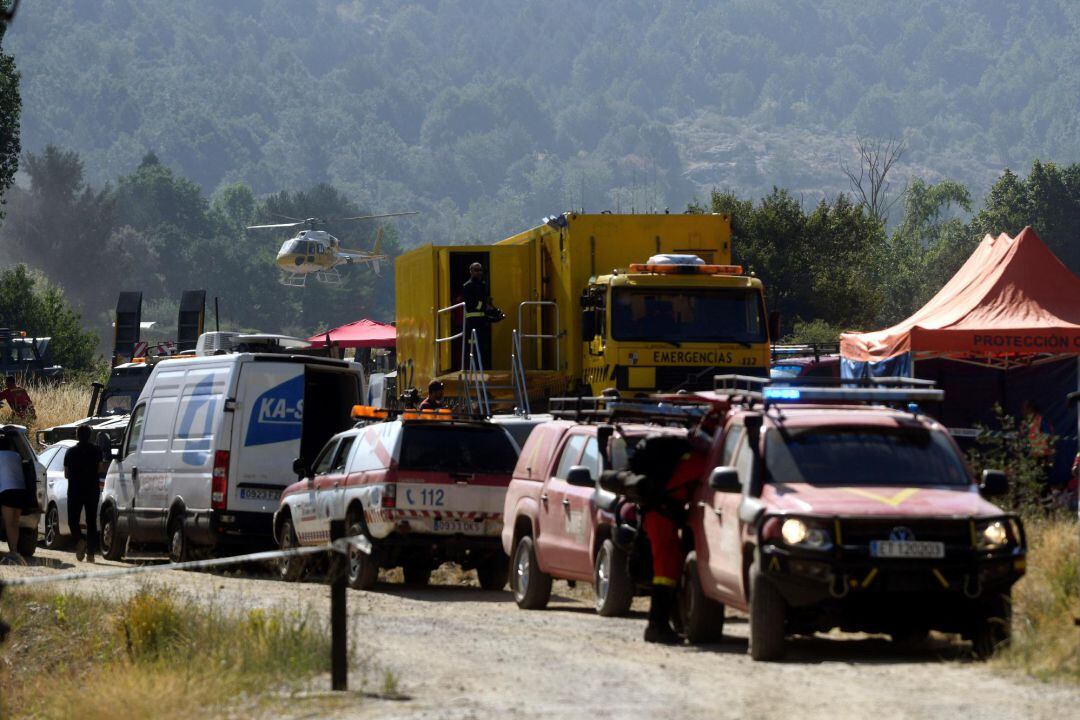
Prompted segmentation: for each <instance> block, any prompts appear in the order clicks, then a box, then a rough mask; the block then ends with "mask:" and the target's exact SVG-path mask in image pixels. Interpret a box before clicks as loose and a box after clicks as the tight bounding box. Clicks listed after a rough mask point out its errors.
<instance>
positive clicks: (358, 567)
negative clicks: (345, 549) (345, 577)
mask: <svg viewBox="0 0 1080 720" xmlns="http://www.w3.org/2000/svg"><path fill="white" fill-rule="evenodd" d="M360 534H361V531H360V526H359V525H352V526H350V527H349V535H350V536H354V535H360ZM361 555H363V553H362V552H361V551H360V550H359V549H357V548H356V547H354V546H352V545H350V546H349V581H350V582H356V580H357V579H358V578H359V577H360V573H361V572H362V571H363V568H364V558H362V557H361Z"/></svg>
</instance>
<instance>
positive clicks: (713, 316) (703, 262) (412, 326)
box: [395, 213, 770, 400]
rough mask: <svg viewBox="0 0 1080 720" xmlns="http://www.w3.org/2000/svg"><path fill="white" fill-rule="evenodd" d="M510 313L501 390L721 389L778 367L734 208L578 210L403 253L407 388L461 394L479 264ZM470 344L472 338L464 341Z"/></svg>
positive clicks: (536, 393) (399, 275)
mask: <svg viewBox="0 0 1080 720" xmlns="http://www.w3.org/2000/svg"><path fill="white" fill-rule="evenodd" d="M474 262H479V263H480V264H481V265H482V266H483V267H484V270H485V276H486V278H487V281H488V286H489V290H490V294H491V297H492V300H493V302H494V304H495V305H496V306H497V307H499V308H500V309H501V310H502V311H503V312H504V313H505V314H506V318H505V319H503V320H501V321H499V322H495V323H493V324H492V327H491V364H492V367H490V368H484V373H483V379H484V380H485V382H486V386H487V388H488V389H489V391H491V393H492V394H493V395H496V396H498V395H500V394H501V395H504V396H508V395H509V394H510V389H511V388H513V387H514V386H515V384H516V385H517V386H518V388H519V389H520V387H522V386H524V387H525V388H526V391H527V393H528V395H529V397H531V398H532V399H534V400H536V399H540V398H543V397H545V396H546V397H551V396H554V395H562V394H567V393H583V394H599V393H600V392H602V391H603V390H605V389H607V388H617V389H618V390H620V391H622V392H624V393H625V392H629V393H637V392H646V393H647V392H652V391H677V390H680V389H686V390H697V389H703V388H711V387H712V382H713V376H714V375H717V374H721V373H732V372H737V373H739V374H745V375H760V376H767V375H768V371H769V325H770V323H769V321H768V319H767V316H766V312H765V302H764V297H763V294H762V285H761V281H760V280H758V279H757V278H755V277H751V276H747V275H744V274H743V272H742V269H741V268H740V267H738V266H734V265H732V264H731V219H730V217H728V216H727V215H668V214H664V215H613V214H607V213H604V214H582V213H566V214H563V215H558V216H554V217H551V218H546V219H545V222H544V224H542V225H540V226H538V227H534V228H532V229H530V230H526V231H525V232H522V233H519V234H517V235H514V236H512V237H509V238H506V239H505V240H502V241H500V242H497V243H495V244H494V245H441V246H435V245H425V246H423V247H419V248H417V249H415V250H412V251H410V252H408V253H405V254H403V255H401V256H399V257H398V258H397V260H396V263H395V274H396V277H395V280H396V292H397V353H398V363H399V365H398V368H399V375H398V377H399V380H398V387H399V388H406V387H410V386H411V387H417V388H420V389H421V390H423V389H424V388H426V387H427V384H428V382H429V381H430V380H432V379H436V378H437V379H440V380H442V381H443V382H444V383H447V394H448V395H451V394H453V393H454V392H455V390H456V389H457V388H459V387H460V383H461V382H462V374H463V373H462V363H463V362H464V364H465V367H466V368H467V369H468V368H470V362H469V360H468V359H467V357H466V356H465V353H463V345H462V340H463V338H462V337H461V335H462V324H463V317H464V307H463V305H462V304H461V302H462V288H463V286H464V283H465V282H466V281H467V280H468V279H469V266H470V265H471V264H472V263H474ZM464 347H465V348H467V347H468V346H467V345H465V346H464Z"/></svg>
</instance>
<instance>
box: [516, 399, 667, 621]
mask: <svg viewBox="0 0 1080 720" xmlns="http://www.w3.org/2000/svg"><path fill="white" fill-rule="evenodd" d="M661 433H664V434H675V433H685V430H682V429H679V428H668V427H657V426H651V425H630V424H628V425H623V426H620V434H619V435H618V436H616V437H613V438H612V439H611V441H610V443H609V447H608V457H609V458H610V461H609V462H610V465H611V467H604V463H603V460H602V454H601V452H600V448H599V445H598V442H597V426H596V425H590V424H579V423H574V422H570V421H566V420H554V421H551V422H547V423H543V424H542V425H539V426H537V427H536V429H534V430H533V432H532V434H531V435H530V436H529V439H528V441H527V442H526V443H525V447H524V448H522V451H521V456H520V457H519V459H518V463H517V467H516V468H515V469H514V474H513V478H512V479H511V481H510V486H509V487H508V488H507V491H506V503H505V506H504V509H503V531H502V542H503V548H504V549H505V550H506V553H507V554H508V555H509V556H510V586H511V589H512V590H513V592H514V599H515V600H516V601H517V604H518V606H519V607H521V608H523V609H539V608H543V607H545V606H546V605H547V602H548V599H549V597H550V595H551V582H552V579H553V578H558V579H561V580H571V581H580V582H590V583H592V584H593V589H594V591H595V595H596V611H597V612H598V613H599V614H600V615H604V616H613V615H621V614H623V613H625V612H626V611H627V610H629V608H630V603H631V601H632V600H633V598H634V595H635V594H636V592H637V588H636V586H635V583H634V581H633V580H632V579H631V577H630V573H629V571H628V567H627V555H626V551H625V549H624V547H623V546H622V544H621V543H618V542H616V539H615V538H614V536H613V534H614V528H615V517H614V515H613V514H612V513H611V512H610V511H608V510H603V509H599V508H608V507H611V506H612V505H613V502H612V501H614V500H615V496H614V495H610V494H608V493H604V492H603V491H597V490H596V488H595V485H594V479H595V478H597V477H599V474H600V472H602V471H603V470H612V469H614V470H618V469H622V468H624V467H625V466H626V459H627V448H628V446H629V447H632V446H633V444H634V443H635V439H637V438H644V437H646V436H648V435H655V434H661ZM596 493H600V494H599V495H596V496H595V497H594V494H596ZM627 508H628V509H629V506H627Z"/></svg>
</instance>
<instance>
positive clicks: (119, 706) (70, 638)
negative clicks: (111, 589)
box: [0, 587, 330, 720]
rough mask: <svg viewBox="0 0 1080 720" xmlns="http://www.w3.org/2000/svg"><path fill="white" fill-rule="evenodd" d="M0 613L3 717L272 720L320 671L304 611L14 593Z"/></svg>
mask: <svg viewBox="0 0 1080 720" xmlns="http://www.w3.org/2000/svg"><path fill="white" fill-rule="evenodd" d="M2 607H3V616H4V618H5V620H7V621H8V622H9V623H10V624H11V625H12V627H13V632H12V635H11V637H10V638H9V639H8V642H7V643H6V644H5V646H4V648H3V649H2V651H0V687H3V688H4V692H3V693H0V717H4V718H7V717H11V718H20V717H79V718H87V719H88V720H93V719H94V718H102V720H104V719H105V718H116V717H120V716H123V717H153V718H162V719H166V720H167V719H170V718H176V719H177V720H180V719H181V718H189V717H191V716H192V715H200V716H210V717H217V716H236V717H251V716H263V715H266V716H272V715H275V714H276V712H275V709H274V703H275V701H277V702H278V703H281V702H286V700H285V699H284V698H287V697H288V696H289V694H291V693H295V692H297V691H303V690H305V689H307V688H308V687H310V685H311V682H312V678H313V677H314V676H316V675H318V674H320V673H323V672H325V671H328V669H329V660H330V649H329V645H330V637H329V633H328V632H327V629H326V628H325V627H324V624H323V623H322V622H321V621H316V620H315V619H314V616H312V615H311V614H310V612H287V611H283V610H275V611H265V610H247V611H242V610H237V611H236V612H224V611H223V610H222V609H221V608H218V607H215V606H212V605H211V606H205V605H197V604H181V602H180V601H179V600H177V599H176V598H175V596H174V595H170V594H169V593H168V592H166V591H162V590H158V589H153V588H149V587H148V588H144V589H143V590H141V591H140V592H138V593H136V594H135V595H133V596H132V597H130V598H128V599H127V600H122V601H118V600H107V599H105V598H103V597H100V596H99V597H89V596H82V595H58V594H49V593H47V592H44V591H39V592H33V591H18V590H15V591H12V592H11V593H10V595H8V594H5V598H4V602H3V606H2ZM278 709H279V710H280V707H279V708H278Z"/></svg>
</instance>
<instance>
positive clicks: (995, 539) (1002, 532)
mask: <svg viewBox="0 0 1080 720" xmlns="http://www.w3.org/2000/svg"><path fill="white" fill-rule="evenodd" d="M1008 543H1009V531H1008V530H1007V529H1006V528H1005V523H1003V522H1001V521H1000V520H995V521H994V522H992V523H990V524H988V525H986V526H985V527H983V529H982V535H981V537H980V538H979V547H982V548H985V549H986V550H997V549H998V548H1001V547H1004V546H1005V545H1007V544H1008Z"/></svg>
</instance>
